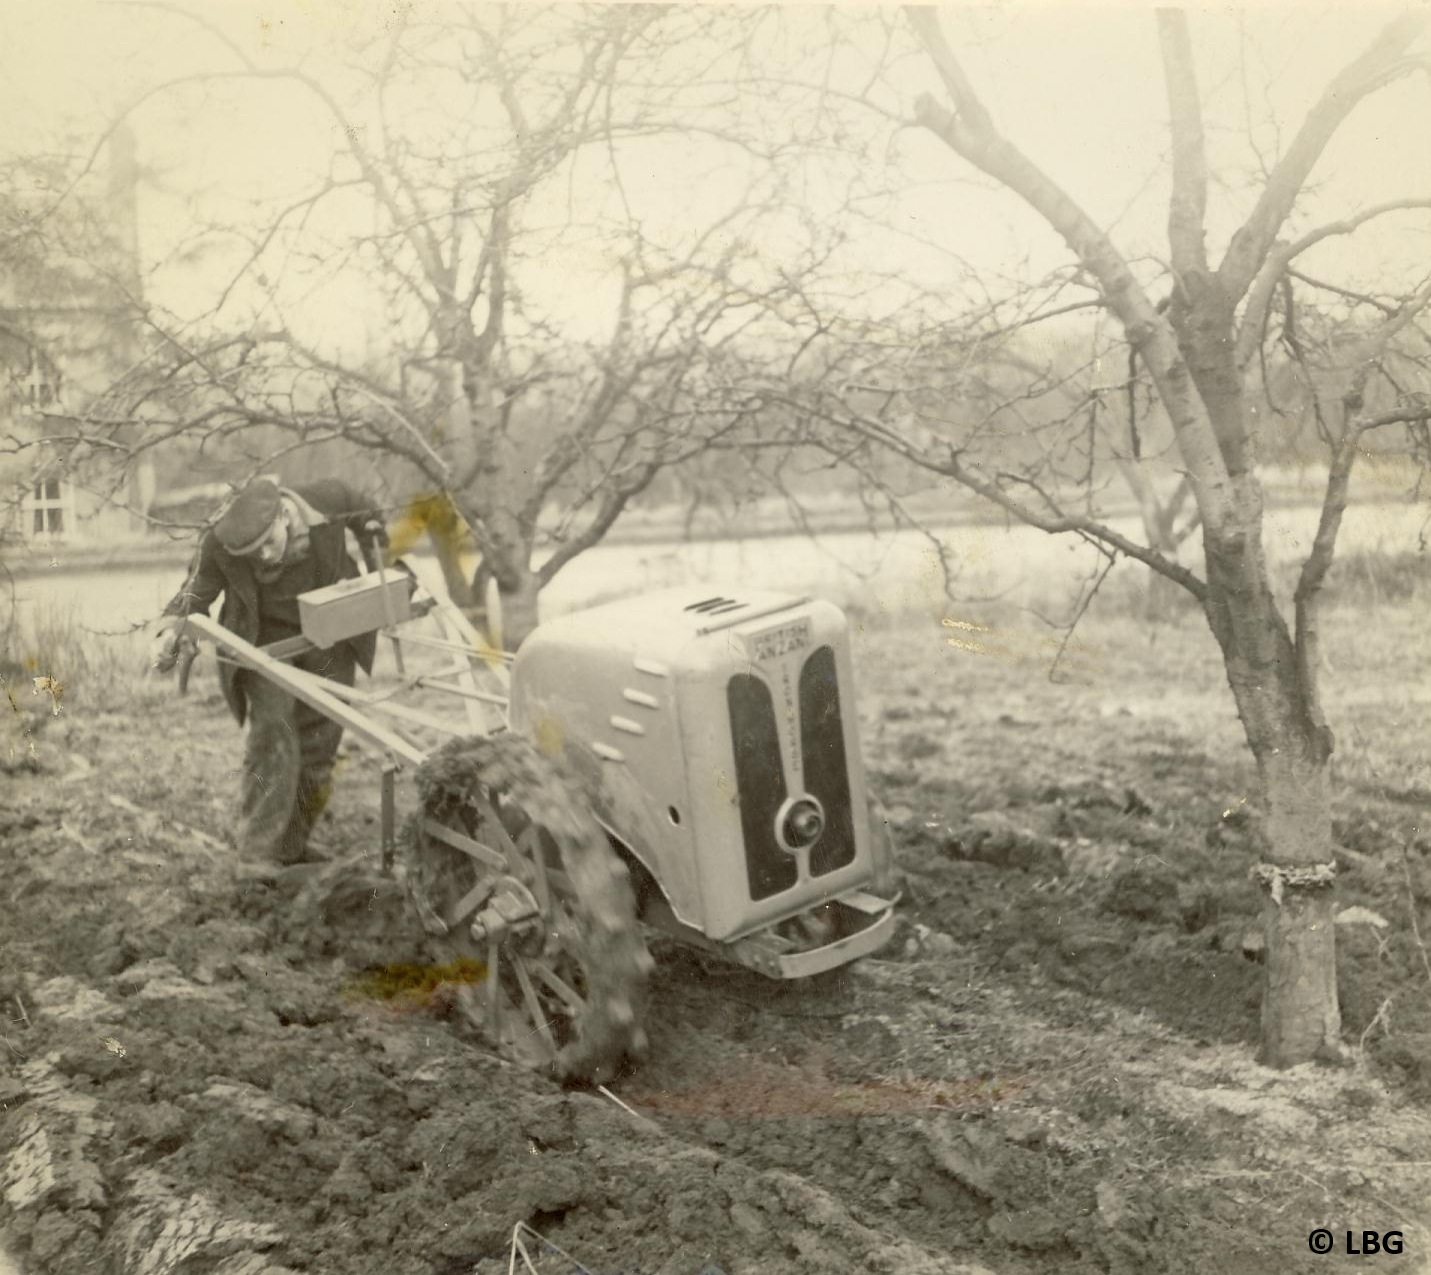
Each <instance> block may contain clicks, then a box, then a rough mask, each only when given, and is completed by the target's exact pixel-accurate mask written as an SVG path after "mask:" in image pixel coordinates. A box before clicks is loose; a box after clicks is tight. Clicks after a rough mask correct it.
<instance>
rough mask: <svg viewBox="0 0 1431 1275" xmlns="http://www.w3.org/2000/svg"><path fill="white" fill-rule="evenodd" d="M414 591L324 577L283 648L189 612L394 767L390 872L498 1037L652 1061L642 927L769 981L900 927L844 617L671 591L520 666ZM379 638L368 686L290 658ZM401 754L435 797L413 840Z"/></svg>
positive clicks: (533, 650) (424, 798) (579, 619)
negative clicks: (469, 978) (400, 782)
mask: <svg viewBox="0 0 1431 1275" xmlns="http://www.w3.org/2000/svg"><path fill="white" fill-rule="evenodd" d="M408 592H409V589H408V585H407V578H406V577H402V578H401V579H399V578H396V577H394V576H393V575H391V574H389V575H388V576H387V577H386V578H384V577H382V576H377V575H373V576H365V577H361V578H359V579H357V580H352V581H348V582H345V583H344V584H341V585H337V586H333V587H332V588H329V589H323V590H319V591H317V592H315V593H314V594H311V595H307V596H306V597H305V598H304V599H303V602H302V606H301V608H300V611H301V614H302V618H303V632H304V636H303V637H302V638H295V639H290V640H289V641H287V642H283V643H277V644H274V645H273V646H272V647H269V648H266V649H265V648H259V647H255V646H252V645H250V644H248V643H246V642H243V641H241V640H240V639H238V638H236V637H235V636H234V635H233V634H231V633H229V632H228V631H227V630H226V629H224V628H222V627H221V626H220V625H218V624H216V623H215V622H214V621H212V620H211V619H209V618H208V617H207V616H190V617H188V619H187V621H186V622H185V623H186V625H187V627H188V629H189V631H190V632H191V633H195V634H197V635H199V636H202V637H203V638H206V639H208V640H209V641H210V642H211V643H213V644H214V646H215V647H216V649H217V653H218V656H219V658H220V659H225V660H233V661H236V662H237V663H238V664H240V665H242V666H243V667H245V668H247V669H250V670H252V671H253V672H254V673H255V674H257V675H259V676H262V677H265V678H269V679H271V680H272V681H274V682H277V683H279V684H280V685H282V686H283V687H285V688H286V689H288V690H289V691H290V692H291V693H292V694H293V695H295V696H297V697H298V698H300V699H302V700H305V701H306V702H307V703H309V704H311V705H313V706H314V707H316V708H318V709H319V710H320V711H322V712H323V713H325V714H327V715H329V716H330V717H332V718H333V719H334V720H336V721H338V722H341V723H342V724H343V725H344V726H345V727H346V728H347V729H348V730H349V731H350V732H352V733H353V734H354V735H355V736H357V737H358V739H359V740H361V741H364V742H365V743H366V744H367V745H369V746H371V747H373V748H375V749H376V750H377V751H378V752H379V754H380V755H381V756H382V758H383V765H382V769H381V776H382V779H381V783H382V825H383V864H384V869H385V870H387V871H393V872H395V873H396V875H397V876H398V878H399V879H400V880H401V881H402V883H403V885H404V887H405V890H406V894H407V897H408V898H409V899H410V901H411V904H412V909H413V911H414V913H415V915H416V917H417V918H418V920H419V922H420V923H421V924H422V925H423V926H424V927H425V929H426V930H427V932H428V933H429V934H430V935H431V936H432V937H433V939H434V940H435V942H436V945H437V946H438V947H440V948H441V949H443V951H444V952H445V954H446V958H447V959H448V960H452V961H457V960H462V961H463V962H464V968H467V969H472V970H480V971H483V974H482V977H481V978H480V979H478V980H477V981H475V982H470V983H466V984H463V985H462V990H461V991H460V992H459V995H458V1004H459V1006H460V1007H461V1009H462V1010H463V1011H464V1013H465V1014H466V1016H467V1017H468V1018H469V1019H471V1020H472V1021H474V1022H475V1023H476V1024H477V1026H478V1028H479V1030H480V1031H481V1032H482V1033H483V1034H484V1036H485V1037H486V1038H488V1039H489V1040H491V1041H493V1042H494V1043H495V1044H497V1045H498V1046H499V1047H500V1048H502V1049H504V1050H505V1051H506V1052H507V1053H509V1054H513V1055H516V1056H518V1057H519V1058H521V1060H522V1061H525V1062H531V1063H540V1064H542V1065H545V1066H547V1067H549V1068H551V1069H552V1070H553V1071H554V1072H555V1073H556V1074H558V1075H560V1076H561V1077H563V1078H565V1079H578V1080H596V1081H599V1080H602V1079H605V1078H607V1077H609V1076H610V1075H611V1074H612V1073H613V1072H614V1071H615V1070H616V1069H617V1068H618V1067H619V1066H620V1065H621V1063H622V1061H623V1059H626V1058H630V1059H632V1060H637V1059H639V1058H640V1057H641V1055H642V1054H643V1052H644V1051H645V1049H646V1047H647V1041H646V1033H645V1031H644V1030H643V1027H642V1010H643V1001H644V992H645V987H646V983H647V979H648V978H649V976H650V974H651V971H652V966H653V963H652V959H651V957H650V955H649V954H648V952H647V948H646V942H645V937H644V931H643V923H644V925H645V926H647V927H650V929H651V930H653V931H656V932H659V933H662V934H667V935H671V936H674V937H675V938H676V939H678V940H680V941H682V942H684V943H688V944H692V945H694V946H696V947H698V948H700V949H702V950H703V951H704V952H706V953H710V954H714V955H717V956H719V957H721V958H724V959H726V960H730V961H734V962H737V963H739V964H741V965H745V966H749V967H750V968H752V969H754V970H757V971H759V972H760V973H761V974H764V975H767V976H769V977H771V978H776V979H793V978H801V977H805V976H808V975H813V974H817V973H820V972H822V971H825V970H830V969H833V968H835V967H837V966H840V965H843V964H845V963H847V962H849V961H852V960H854V959H855V958H857V957H859V956H862V955H864V954H866V953H868V952H872V951H874V950H875V949H877V948H878V947H880V946H881V945H882V944H883V943H884V942H885V941H886V940H887V938H888V937H889V935H890V932H891V930H892V928H893V922H894V917H893V903H892V902H891V899H890V897H889V896H890V894H891V891H890V889H889V884H890V877H891V871H892V869H891V864H890V860H889V849H888V844H889V843H888V838H887V834H886V833H885V831H884V828H883V825H882V823H881V822H880V821H879V820H876V819H873V818H871V815H870V810H871V805H870V803H869V799H868V798H867V795H866V791H865V777H864V770H863V767H862V765H861V761H860V748H859V740H858V738H857V731H856V719H855V705H854V693H853V682H852V676H851V667H850V652H849V638H848V634H847V630H846V625H845V620H844V616H843V615H842V614H841V612H840V611H839V609H838V608H836V607H834V606H832V605H830V604H829V603H827V602H821V601H812V600H809V599H805V598H798V597H788V596H783V595H779V594H775V593H765V592H756V591H748V590H735V591H731V592H727V593H721V592H718V591H717V590H715V589H713V588H699V587H693V588H681V589H674V590H669V591H665V592H660V593H655V594H651V595H648V596H645V597H640V598H636V599H631V600H624V601H620V602H613V603H609V604H606V605H603V606H598V607H595V608H593V609H591V610H587V611H583V612H580V613H578V614H573V615H568V616H564V617H562V618H560V619H557V620H553V621H551V622H549V623H546V624H543V625H541V626H540V627H539V628H538V629H537V630H536V631H535V632H534V633H533V634H532V635H531V636H530V637H529V638H528V639H527V641H526V642H525V643H524V644H523V645H522V648H521V650H520V652H519V653H518V654H517V655H516V656H515V657H510V656H507V655H503V654H499V653H497V652H495V651H493V650H492V649H491V648H490V647H488V646H487V645H486V643H485V642H484V641H483V640H482V638H481V637H480V636H479V635H478V634H477V633H476V632H475V631H474V630H473V629H472V628H471V626H470V625H469V624H468V623H467V622H466V620H465V619H464V618H463V617H462V615H461V613H460V612H458V611H457V610H456V609H455V608H453V607H451V606H448V605H445V604H431V605H429V606H426V607H422V608H417V609H416V610H414V609H413V608H412V606H411V603H410V600H409V597H408ZM418 612H421V614H419V613H418ZM374 629H381V630H382V631H383V632H384V633H385V634H386V635H387V636H388V637H389V638H391V640H392V642H393V648H394V657H395V659H394V663H395V664H396V668H397V671H396V673H395V674H394V675H393V676H392V677H390V678H389V677H387V676H384V677H381V678H378V679H376V680H375V681H374V683H373V685H372V687H371V688H366V689H355V688H350V687H345V686H341V685H335V684H334V683H332V682H328V681H324V680H323V679H321V678H319V677H316V676H314V675H311V674H308V673H304V672H302V671H300V670H297V669H295V668H293V667H291V666H290V665H289V664H287V663H285V662H284V660H285V658H287V657H291V656H292V655H293V654H294V653H295V651H297V650H301V649H306V648H307V647H310V646H328V645H331V644H332V643H333V642H336V641H340V640H342V639H344V638H346V637H350V636H353V635H354V634H356V633H358V632H363V631H368V630H374ZM435 661H440V662H441V665H442V666H441V667H433V665H434V662H435ZM424 699H427V700H434V699H435V700H437V701H438V702H439V703H440V704H442V705H443V706H444V708H445V710H446V713H444V712H439V711H434V710H433V709H432V708H431V707H429V706H427V705H425V704H423V701H424ZM415 703H416V704H418V705H420V706H414V705H415ZM455 710H461V711H462V713H463V716H464V719H463V720H460V721H453V720H452V719H451V713H452V712H453V711H455ZM444 734H446V735H449V736H455V738H449V739H448V740H447V741H446V742H445V743H441V744H437V743H436V741H437V740H438V739H440V737H441V736H442V735H444ZM404 766H408V767H414V768H415V781H416V790H417V801H418V809H417V810H416V811H415V812H414V813H413V814H412V815H411V816H410V817H409V818H408V819H407V820H406V821H405V823H404V824H403V826H402V827H401V829H400V828H399V827H398V825H397V821H396V818H395V815H394V807H395V804H396V802H395V791H396V789H395V782H394V781H395V776H396V775H397V772H398V770H399V769H400V768H402V767H404Z"/></svg>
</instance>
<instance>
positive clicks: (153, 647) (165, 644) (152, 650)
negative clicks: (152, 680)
mask: <svg viewBox="0 0 1431 1275" xmlns="http://www.w3.org/2000/svg"><path fill="white" fill-rule="evenodd" d="M178 662H179V630H178V629H165V630H164V632H162V633H160V634H157V635H156V636H155V638H154V640H153V641H152V642H151V643H150V644H149V667H150V668H152V669H153V670H154V671H155V672H156V673H168V672H169V671H170V670H171V669H173V667H174V665H175V664H177V663H178Z"/></svg>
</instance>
